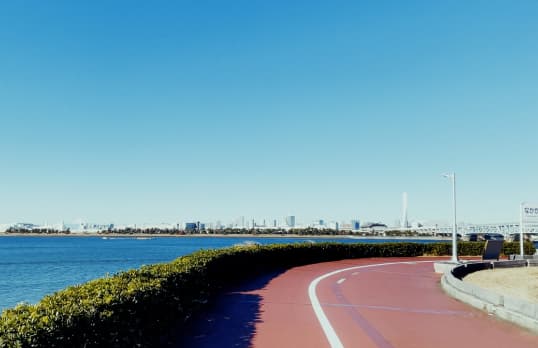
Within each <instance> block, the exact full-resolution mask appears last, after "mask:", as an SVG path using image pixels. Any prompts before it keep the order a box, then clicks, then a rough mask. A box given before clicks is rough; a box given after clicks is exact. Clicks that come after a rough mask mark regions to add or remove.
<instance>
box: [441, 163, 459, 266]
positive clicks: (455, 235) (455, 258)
mask: <svg viewBox="0 0 538 348" xmlns="http://www.w3.org/2000/svg"><path fill="white" fill-rule="evenodd" d="M443 176H444V177H445V178H449V179H450V180H452V208H453V211H454V221H453V223H452V259H451V261H452V262H458V227H457V225H456V173H454V172H452V173H451V174H444V175H443Z"/></svg>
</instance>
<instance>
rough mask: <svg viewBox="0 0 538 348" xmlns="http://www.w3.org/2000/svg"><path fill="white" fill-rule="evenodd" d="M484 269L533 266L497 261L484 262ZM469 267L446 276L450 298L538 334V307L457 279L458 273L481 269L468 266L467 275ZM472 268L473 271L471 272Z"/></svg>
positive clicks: (458, 267)
mask: <svg viewBox="0 0 538 348" xmlns="http://www.w3.org/2000/svg"><path fill="white" fill-rule="evenodd" d="M482 264H484V265H483V267H482V269H487V268H493V267H499V268H500V267H502V268H505V267H525V266H530V265H531V264H529V263H526V262H523V263H522V262H521V261H497V262H494V263H493V264H492V263H491V262H483V263H482ZM462 267H463V268H467V265H465V264H464V265H461V266H457V267H454V269H452V270H449V271H447V272H445V273H444V274H443V277H442V278H441V286H442V288H443V290H444V291H445V292H446V293H447V294H449V295H450V296H452V297H454V298H456V299H458V300H460V301H462V302H465V303H467V304H469V305H471V306H473V307H475V308H478V309H481V310H484V311H487V312H488V313H490V314H492V315H495V316H497V317H499V318H501V319H504V320H508V321H510V322H513V323H515V324H517V325H520V326H522V327H525V328H527V329H530V330H531V331H534V332H535V333H538V304H536V303H531V302H528V301H525V300H522V299H518V298H514V297H510V296H505V295H500V294H498V293H495V292H493V291H490V290H486V289H483V288H480V287H478V286H476V285H473V284H470V283H466V282H463V281H462V280H460V279H458V278H457V277H455V276H454V273H456V274H462V273H464V274H465V275H466V274H469V273H472V272H474V271H477V270H479V269H477V268H475V267H468V268H469V272H467V273H466V272H465V271H466V270H465V269H462ZM471 268H472V269H471Z"/></svg>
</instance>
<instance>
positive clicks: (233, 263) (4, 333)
mask: <svg viewBox="0 0 538 348" xmlns="http://www.w3.org/2000/svg"><path fill="white" fill-rule="evenodd" d="M483 245H484V243H482V242H460V243H459V253H460V255H481V254H482V250H483ZM525 248H526V253H529V254H531V253H534V246H533V245H532V243H527V244H526V246H525ZM450 249H451V247H450V243H433V244H418V243H384V244H359V243H358V244H339V243H320V244H309V243H301V244H299V243H298V244H286V245H282V244H275V245H268V246H252V247H232V248H226V249H218V250H202V251H199V252H196V253H193V254H190V255H187V256H183V257H180V258H178V259H176V260H174V261H172V262H170V263H164V264H156V265H152V266H145V267H142V268H140V269H138V270H131V271H127V272H122V273H118V274H116V275H114V276H111V277H106V278H101V279H97V280H94V281H91V282H88V283H85V284H82V285H78V286H73V287H69V288H67V289H65V290H62V291H60V292H57V293H55V294H53V295H50V296H46V297H44V298H43V299H42V300H41V301H40V302H39V303H38V304H36V305H20V306H18V307H16V308H14V309H10V310H7V311H4V313H2V315H1V316H0V347H1V348H8V347H9V348H12V347H21V348H25V347H86V348H89V347H155V346H162V345H164V344H165V343H166V337H167V333H169V332H170V331H171V330H172V329H178V328H180V327H181V325H182V323H184V322H185V321H186V320H187V319H188V318H189V317H191V316H192V315H193V314H194V313H195V312H196V311H197V310H199V309H200V308H201V306H203V305H204V304H205V303H206V302H208V301H210V300H211V298H212V296H214V295H215V294H216V293H217V292H218V290H219V289H221V288H222V287H223V286H226V285H229V284H232V283H234V282H236V281H238V280H241V279H245V278H247V277H249V276H253V275H256V274H260V273H263V272H268V271H272V270H278V269H285V268H289V267H293V266H298V265H303V264H310V263H316V262H323V261H332V260H339V259H347V258H361V257H398V256H399V257H404V256H421V255H449V254H450V253H451V250H450ZM518 251H519V244H518V243H505V247H504V253H505V254H514V253H518Z"/></svg>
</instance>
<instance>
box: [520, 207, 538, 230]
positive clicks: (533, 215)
mask: <svg viewBox="0 0 538 348" xmlns="http://www.w3.org/2000/svg"><path fill="white" fill-rule="evenodd" d="M521 222H522V223H523V224H524V225H525V227H537V226H538V204H536V203H523V204H521Z"/></svg>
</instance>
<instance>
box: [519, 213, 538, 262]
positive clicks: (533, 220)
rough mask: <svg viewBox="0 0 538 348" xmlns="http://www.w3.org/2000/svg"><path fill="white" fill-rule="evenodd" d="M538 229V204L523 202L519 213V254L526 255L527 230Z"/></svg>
mask: <svg viewBox="0 0 538 348" xmlns="http://www.w3.org/2000/svg"><path fill="white" fill-rule="evenodd" d="M537 227H538V204H536V203H534V204H532V203H527V202H522V203H521V206H520V212H519V252H520V254H521V256H523V255H524V250H523V239H524V238H523V237H524V233H525V229H526V228H537Z"/></svg>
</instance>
